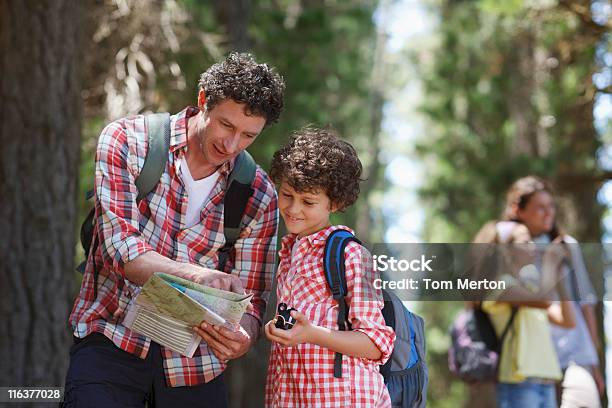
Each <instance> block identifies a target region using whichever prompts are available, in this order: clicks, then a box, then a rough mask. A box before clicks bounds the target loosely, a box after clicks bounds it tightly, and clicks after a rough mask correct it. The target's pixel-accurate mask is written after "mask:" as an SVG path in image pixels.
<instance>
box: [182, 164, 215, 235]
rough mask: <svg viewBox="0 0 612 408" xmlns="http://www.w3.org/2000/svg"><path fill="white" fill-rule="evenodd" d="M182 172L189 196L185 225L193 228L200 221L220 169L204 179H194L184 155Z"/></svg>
mask: <svg viewBox="0 0 612 408" xmlns="http://www.w3.org/2000/svg"><path fill="white" fill-rule="evenodd" d="M181 173H182V175H183V183H184V184H185V190H187V197H188V198H187V211H186V213H185V226H186V227H187V228H191V227H193V226H194V225H196V224H197V223H199V222H200V213H201V212H202V207H204V203H205V202H206V200H207V199H208V196H209V195H210V192H211V190H212V188H213V187H214V185H215V183H216V182H217V178H218V177H219V171H215V172H214V173H213V174H211V175H210V176H208V177H204V178H203V179H200V180H194V179H193V177H192V176H191V172H190V171H189V166H188V165H187V160H186V159H185V158H184V157H183V159H182V160H181Z"/></svg>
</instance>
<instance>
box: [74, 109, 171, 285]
mask: <svg viewBox="0 0 612 408" xmlns="http://www.w3.org/2000/svg"><path fill="white" fill-rule="evenodd" d="M145 125H146V128H147V140H148V145H149V146H148V148H147V156H146V157H145V161H144V164H143V166H142V170H141V171H140V174H139V175H138V177H137V178H136V180H135V181H134V183H135V184H136V188H137V189H138V196H137V197H136V202H137V203H138V202H140V201H141V200H142V199H143V198H144V197H146V196H147V194H149V193H150V192H151V191H153V189H154V188H155V187H156V186H157V183H159V180H160V178H161V176H162V174H163V172H164V169H165V168H166V163H167V162H168V151H169V148H170V114H169V113H167V112H164V113H153V114H150V115H145ZM88 195H91V196H93V191H92V192H91V194H90V193H88ZM94 216H95V208H92V209H91V211H90V212H89V214H88V215H87V218H86V219H85V221H84V222H83V224H82V225H81V244H82V245H83V250H84V251H85V258H87V257H88V255H89V252H90V249H91V250H92V251H95V249H96V248H95V245H96V244H97V240H95V239H93V230H94V222H95V220H94ZM92 242H93V244H94V247H93V248H90V247H91V244H92ZM86 263H87V259H85V261H84V262H82V263H81V264H80V265H79V266H78V267H77V270H78V271H79V272H81V273H84V272H85V265H86ZM93 272H94V296H96V297H97V296H98V275H99V271H98V269H97V268H96V266H95V263H94V271H93Z"/></svg>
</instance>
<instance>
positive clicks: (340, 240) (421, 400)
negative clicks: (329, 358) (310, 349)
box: [324, 229, 428, 408]
mask: <svg viewBox="0 0 612 408" xmlns="http://www.w3.org/2000/svg"><path fill="white" fill-rule="evenodd" d="M349 242H356V243H358V244H360V245H361V241H359V240H358V239H357V238H356V237H355V236H354V235H353V234H351V233H350V232H349V231H346V230H342V229H338V230H335V231H333V232H332V233H331V234H330V235H329V237H328V238H327V241H326V243H325V252H324V269H325V277H326V279H327V283H328V285H329V287H330V289H331V291H332V294H333V297H334V299H335V300H336V301H337V302H338V305H339V312H338V328H339V329H340V330H351V323H350V321H349V320H348V311H349V308H348V305H347V303H346V299H345V297H346V295H347V293H348V290H347V284H346V271H345V266H344V250H345V248H346V245H347V244H348V243H349ZM383 297H384V300H385V306H384V308H383V309H382V314H383V317H384V318H385V324H386V325H387V326H390V327H392V328H393V330H394V331H395V336H396V340H395V347H394V349H393V353H392V354H391V357H390V358H389V360H388V361H387V362H386V363H385V364H384V365H383V366H382V367H381V368H380V372H381V374H382V375H383V377H384V379H385V384H386V385H387V389H388V390H389V394H390V396H391V403H392V405H393V407H402V408H415V407H417V408H420V407H425V399H426V395H427V380H428V375H427V365H426V364H425V328H424V322H423V319H422V318H421V317H419V316H417V315H415V314H414V313H412V312H411V311H409V310H408V309H407V308H406V307H405V306H404V304H403V303H402V301H401V300H400V299H399V298H398V297H397V296H396V295H395V294H394V293H392V292H389V291H386V290H383ZM334 377H336V378H340V377H342V354H340V353H336V356H335V360H334Z"/></svg>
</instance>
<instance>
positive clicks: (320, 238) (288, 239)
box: [279, 225, 355, 257]
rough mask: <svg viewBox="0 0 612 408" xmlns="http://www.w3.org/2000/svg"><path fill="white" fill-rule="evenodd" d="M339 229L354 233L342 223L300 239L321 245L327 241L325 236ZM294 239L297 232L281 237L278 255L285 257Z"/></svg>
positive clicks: (313, 245)
mask: <svg viewBox="0 0 612 408" xmlns="http://www.w3.org/2000/svg"><path fill="white" fill-rule="evenodd" d="M339 229H343V230H346V231H348V232H350V233H351V234H353V235H354V234H355V232H354V231H353V230H352V229H350V228H349V227H346V226H344V225H331V226H329V227H327V228H323V229H322V230H320V231H317V232H314V233H312V234H310V235H307V236H305V237H303V238H302V240H306V241H308V243H309V244H310V246H312V247H317V246H322V245H325V242H326V241H327V238H328V237H329V236H330V234H331V233H332V232H334V231H336V230H339ZM296 239H297V234H287V235H285V236H284V237H283V239H282V240H281V250H280V252H279V256H281V257H285V256H288V255H289V254H291V248H292V247H293V244H294V243H295V240H296Z"/></svg>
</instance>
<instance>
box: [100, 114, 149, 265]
mask: <svg viewBox="0 0 612 408" xmlns="http://www.w3.org/2000/svg"><path fill="white" fill-rule="evenodd" d="M130 130H132V129H130ZM141 131H142V132H141V133H142V134H141V138H144V137H145V136H144V129H141ZM134 133H135V132H133V131H130V132H128V130H127V129H126V128H125V127H124V126H123V125H122V124H121V122H119V121H117V122H113V123H111V124H109V125H108V126H106V128H104V130H103V131H102V134H101V135H100V139H99V141H98V147H97V150H96V176H95V187H94V190H95V197H96V217H97V235H98V240H99V241H98V242H99V243H100V247H101V249H102V251H101V252H102V256H103V262H104V264H105V265H106V266H112V269H114V270H115V271H117V272H119V273H120V274H121V275H122V276H123V277H125V271H124V265H125V264H126V263H127V262H129V261H131V260H133V259H135V258H136V257H138V256H139V255H141V254H143V253H145V252H147V251H150V250H152V249H153V248H152V247H151V246H150V245H149V244H147V242H146V241H145V240H144V239H143V238H142V236H141V234H140V231H139V228H138V220H139V214H140V213H139V212H138V208H137V205H136V197H137V196H138V190H137V189H136V185H135V184H134V181H135V177H136V176H135V175H138V174H139V172H140V170H139V162H144V157H145V155H146V148H145V146H144V144H145V143H142V142H141V143H139V142H138V138H137V136H136V135H135V134H134Z"/></svg>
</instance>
